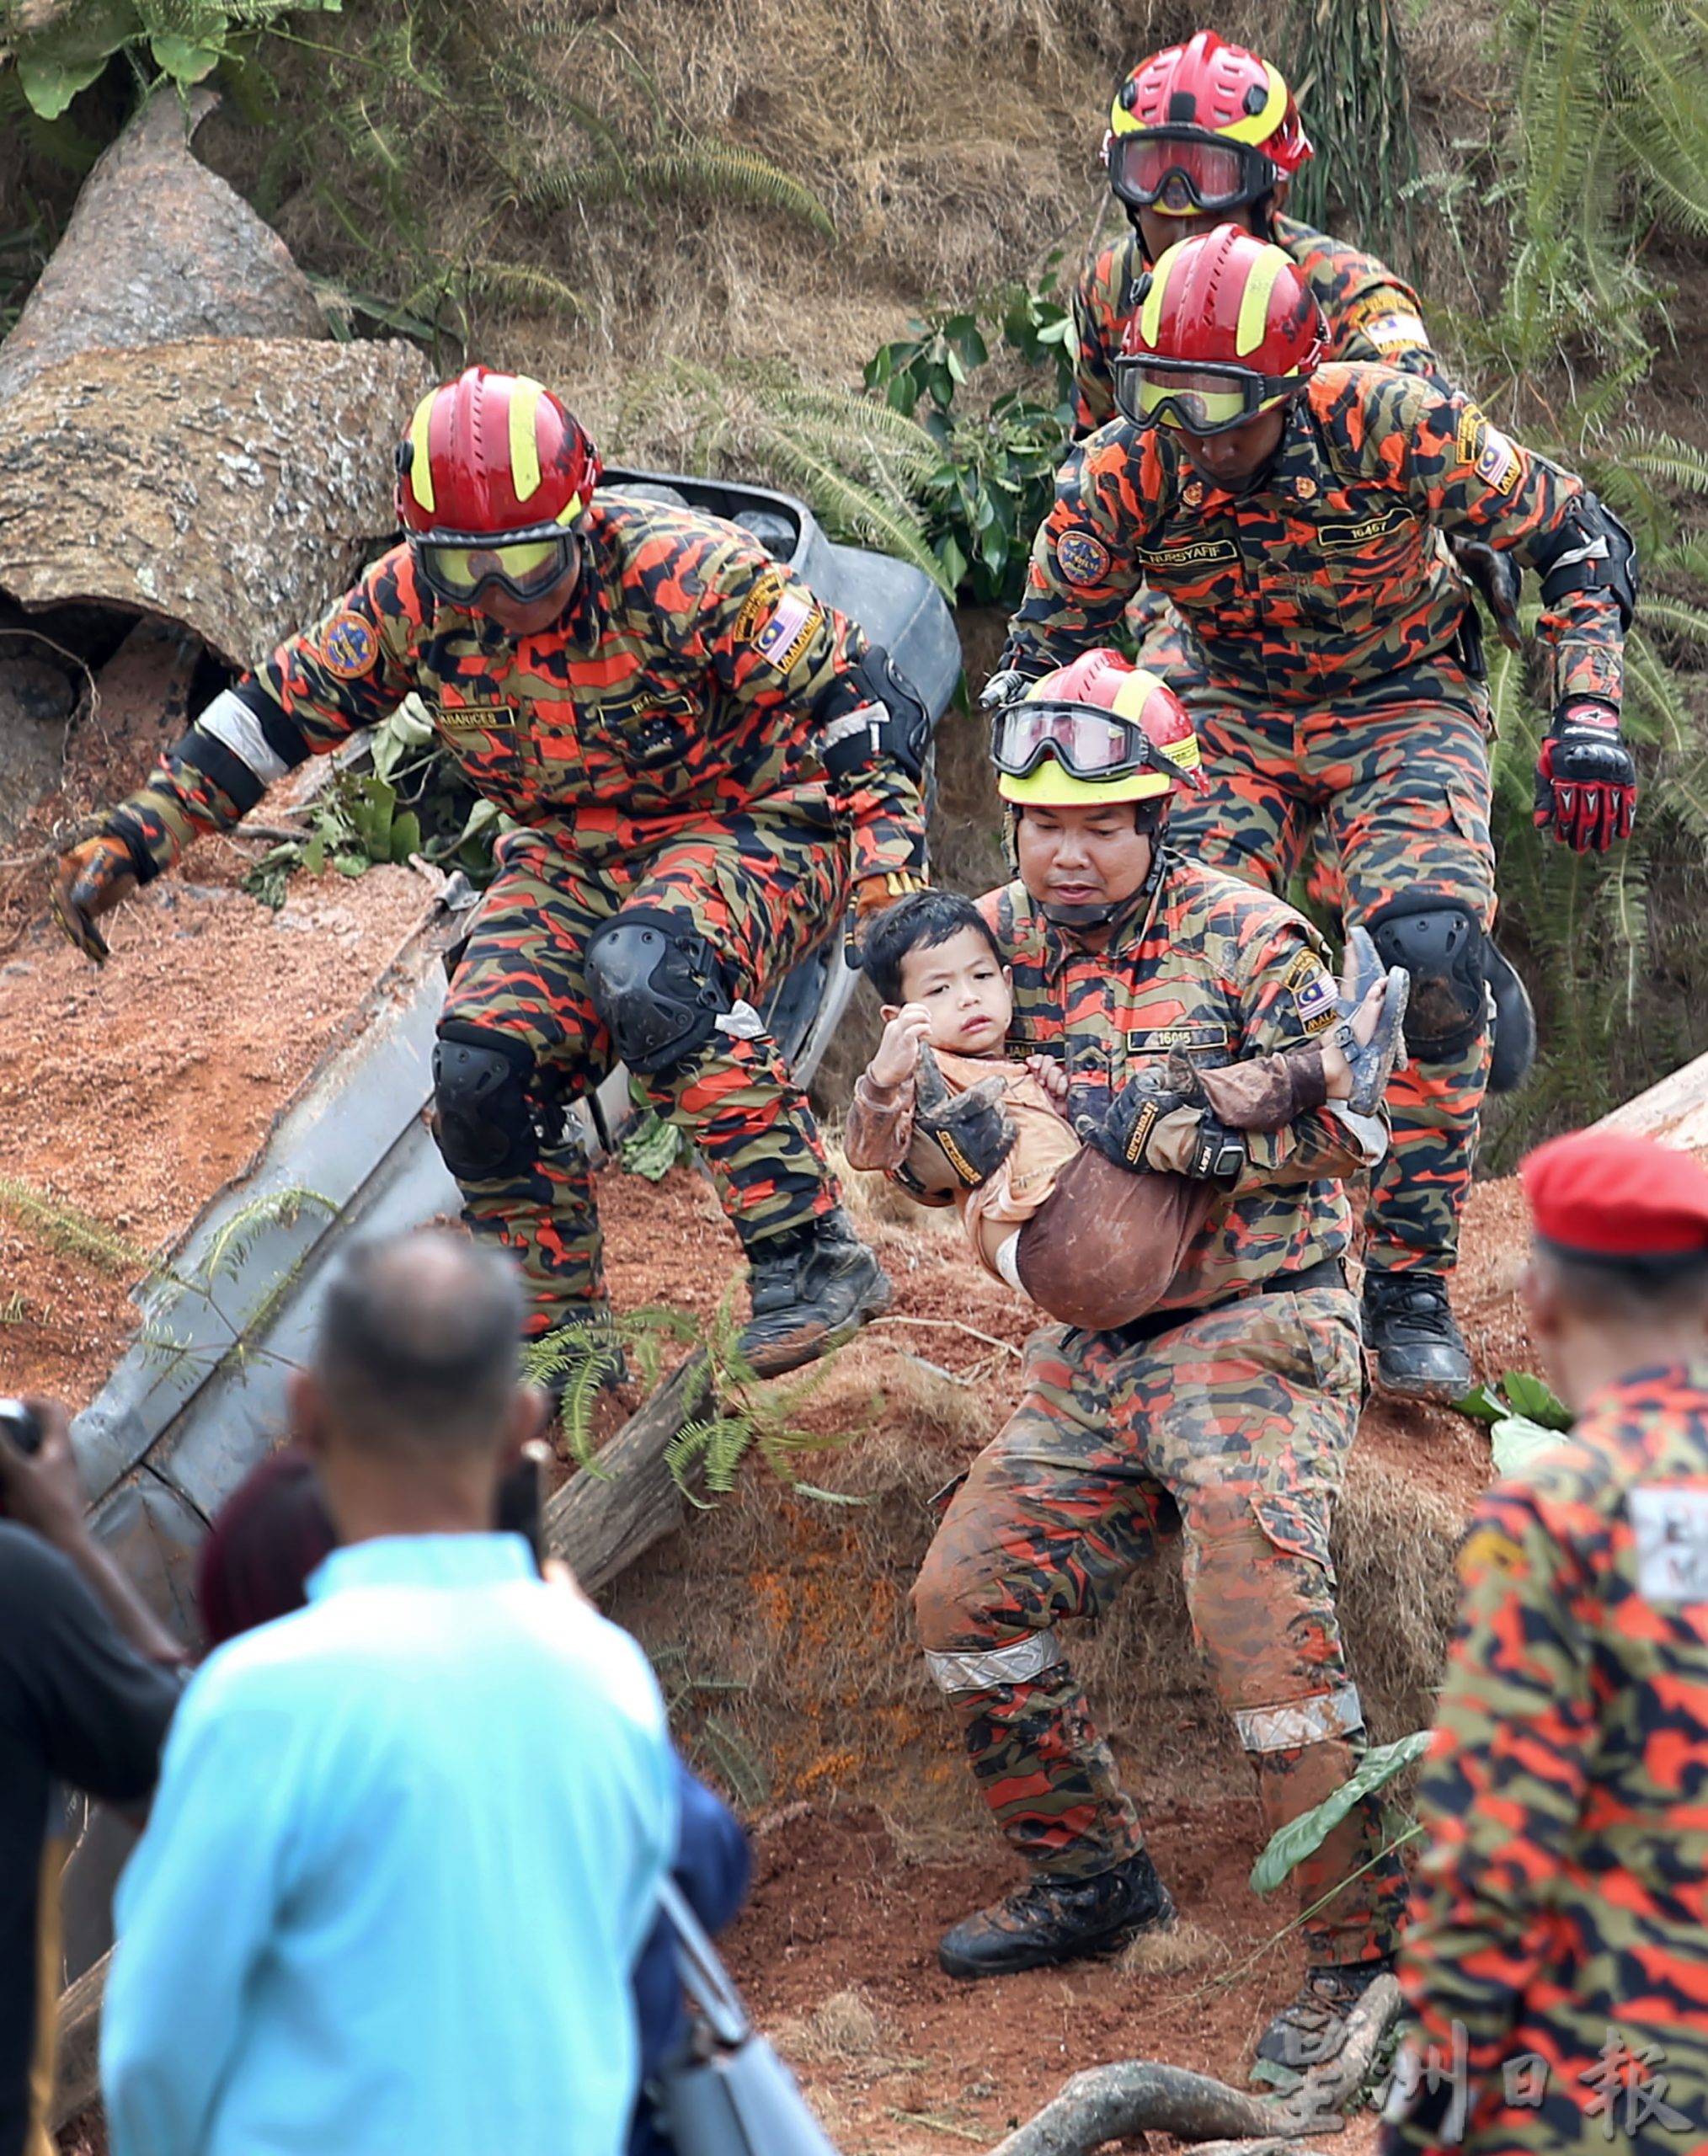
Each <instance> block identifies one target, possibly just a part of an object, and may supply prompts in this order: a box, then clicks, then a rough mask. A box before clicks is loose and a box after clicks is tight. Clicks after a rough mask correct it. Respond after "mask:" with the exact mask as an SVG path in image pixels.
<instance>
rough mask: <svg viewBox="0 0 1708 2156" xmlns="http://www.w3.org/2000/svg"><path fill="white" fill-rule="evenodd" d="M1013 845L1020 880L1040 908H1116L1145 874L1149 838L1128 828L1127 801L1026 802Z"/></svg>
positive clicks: (1130, 806) (1129, 811) (1131, 813)
mask: <svg viewBox="0 0 1708 2156" xmlns="http://www.w3.org/2000/svg"><path fill="white" fill-rule="evenodd" d="M1015 844H1016V846H1017V852H1018V858H1019V862H1020V880H1021V882H1022V883H1024V884H1025V886H1026V888H1027V890H1028V891H1029V892H1030V893H1031V894H1032V895H1033V898H1034V899H1037V900H1038V903H1039V904H1040V905H1054V906H1118V905H1122V904H1123V903H1124V901H1125V900H1126V899H1130V898H1131V897H1132V896H1133V894H1134V892H1135V891H1136V890H1137V889H1139V887H1140V884H1141V883H1143V882H1144V881H1145V878H1146V877H1147V876H1148V875H1149V874H1150V851H1151V840H1150V833H1149V832H1147V831H1141V830H1137V829H1136V828H1135V827H1134V804H1133V803H1131V802H1130V801H1109V802H1097V803H1092V804H1091V805H1089V806H1087V807H1086V808H1083V809H1045V808H1043V807H1040V806H1039V805H1038V804H1037V803H1033V802H1027V804H1026V806H1025V807H1024V809H1022V811H1021V814H1020V821H1019V825H1018V828H1017V830H1016V833H1015Z"/></svg>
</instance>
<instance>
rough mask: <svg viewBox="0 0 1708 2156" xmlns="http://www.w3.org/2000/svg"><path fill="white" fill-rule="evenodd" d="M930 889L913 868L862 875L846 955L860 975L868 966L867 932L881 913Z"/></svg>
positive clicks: (855, 894)
mask: <svg viewBox="0 0 1708 2156" xmlns="http://www.w3.org/2000/svg"><path fill="white" fill-rule="evenodd" d="M925 889H927V885H926V879H925V878H924V877H923V876H915V874H914V873H913V871H912V869H910V868H894V869H891V870H890V871H889V873H888V874H886V875H882V876H862V878H860V880H859V882H858V883H857V884H856V885H855V886H854V910H853V914H852V916H851V919H850V921H849V923H848V942H847V947H846V951H845V952H844V954H843V955H844V956H845V957H846V959H847V961H848V963H849V965H850V967H851V969H853V971H854V972H856V973H858V972H859V970H860V969H861V967H862V965H863V964H864V963H865V958H864V955H863V953H864V949H865V944H866V931H867V929H868V928H870V927H871V926H872V924H873V921H876V920H877V918H878V915H880V914H883V913H888V912H889V909H890V908H891V907H892V906H893V905H894V904H895V902H896V900H897V899H905V898H906V897H908V896H909V895H910V893H912V892H915V891H923V890H925Z"/></svg>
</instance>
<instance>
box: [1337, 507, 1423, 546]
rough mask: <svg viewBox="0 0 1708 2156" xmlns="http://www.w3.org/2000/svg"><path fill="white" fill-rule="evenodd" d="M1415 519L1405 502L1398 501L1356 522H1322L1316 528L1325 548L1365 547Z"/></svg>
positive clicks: (1399, 529)
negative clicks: (1389, 507)
mask: <svg viewBox="0 0 1708 2156" xmlns="http://www.w3.org/2000/svg"><path fill="white" fill-rule="evenodd" d="M1413 521H1414V519H1413V517H1412V512H1411V510H1409V509H1406V508H1405V507H1404V506H1403V504H1399V503H1396V504H1395V505H1394V507H1393V508H1392V509H1385V510H1380V511H1379V512H1378V514H1377V515H1374V516H1362V517H1360V518H1359V519H1358V522H1357V523H1356V524H1320V525H1318V526H1317V528H1316V541H1317V544H1318V545H1319V546H1320V547H1323V548H1324V549H1325V550H1326V549H1328V548H1331V547H1365V546H1368V545H1369V542H1370V541H1371V540H1373V539H1385V538H1386V537H1387V536H1388V535H1389V533H1390V532H1392V531H1401V530H1403V529H1404V527H1405V526H1406V525H1408V524H1411V523H1412V522H1413Z"/></svg>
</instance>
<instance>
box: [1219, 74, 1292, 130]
mask: <svg viewBox="0 0 1708 2156" xmlns="http://www.w3.org/2000/svg"><path fill="white" fill-rule="evenodd" d="M1263 72H1264V73H1265V74H1266V75H1267V76H1268V77H1269V94H1268V97H1267V98H1266V99H1264V101H1263V106H1262V110H1261V111H1258V112H1250V113H1246V112H1242V113H1241V115H1240V116H1239V118H1238V119H1237V120H1234V121H1232V122H1231V123H1230V125H1228V126H1226V127H1218V128H1217V130H1216V132H1217V134H1218V135H1225V136H1227V138H1228V140H1229V141H1230V142H1267V141H1268V139H1269V137H1270V136H1272V135H1273V133H1274V132H1275V131H1276V129H1277V128H1278V127H1279V125H1281V123H1282V121H1283V120H1284V119H1285V118H1286V117H1287V80H1286V77H1284V75H1283V74H1282V72H1281V70H1280V69H1279V68H1278V67H1276V66H1275V65H1274V64H1273V61H1268V60H1266V61H1264V62H1263Z"/></svg>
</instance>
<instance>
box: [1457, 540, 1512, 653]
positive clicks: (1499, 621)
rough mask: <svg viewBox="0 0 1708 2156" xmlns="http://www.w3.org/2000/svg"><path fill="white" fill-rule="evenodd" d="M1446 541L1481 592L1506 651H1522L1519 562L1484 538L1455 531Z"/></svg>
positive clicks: (1461, 566)
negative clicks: (1467, 535) (1469, 536)
mask: <svg viewBox="0 0 1708 2156" xmlns="http://www.w3.org/2000/svg"><path fill="white" fill-rule="evenodd" d="M1449 545H1450V546H1451V547H1452V548H1453V558H1454V561H1456V562H1457V563H1458V564H1459V566H1460V568H1461V569H1463V570H1464V572H1465V574H1466V576H1468V577H1469V578H1470V580H1471V582H1472V583H1473V584H1475V585H1476V588H1477V590H1478V591H1479V592H1481V595H1482V600H1483V604H1484V605H1485V606H1486V607H1487V608H1488V611H1489V613H1490V615H1491V616H1492V618H1493V621H1494V625H1495V628H1496V631H1497V633H1498V634H1499V637H1500V640H1501V642H1502V643H1503V644H1504V645H1505V646H1506V648H1507V649H1508V651H1522V650H1523V649H1524V627H1523V625H1522V624H1521V623H1520V622H1519V595H1520V594H1521V592H1522V590H1523V589H1524V577H1523V574H1522V573H1521V572H1520V570H1519V565H1518V563H1516V562H1515V561H1514V560H1513V558H1512V556H1511V555H1510V554H1508V553H1503V552H1502V550H1501V549H1500V548H1499V547H1491V546H1490V545H1489V543H1488V542H1487V541H1486V539H1466V538H1465V537H1463V536H1460V535H1459V534H1458V533H1455V534H1454V536H1453V538H1452V539H1451V540H1450V541H1449Z"/></svg>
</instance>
